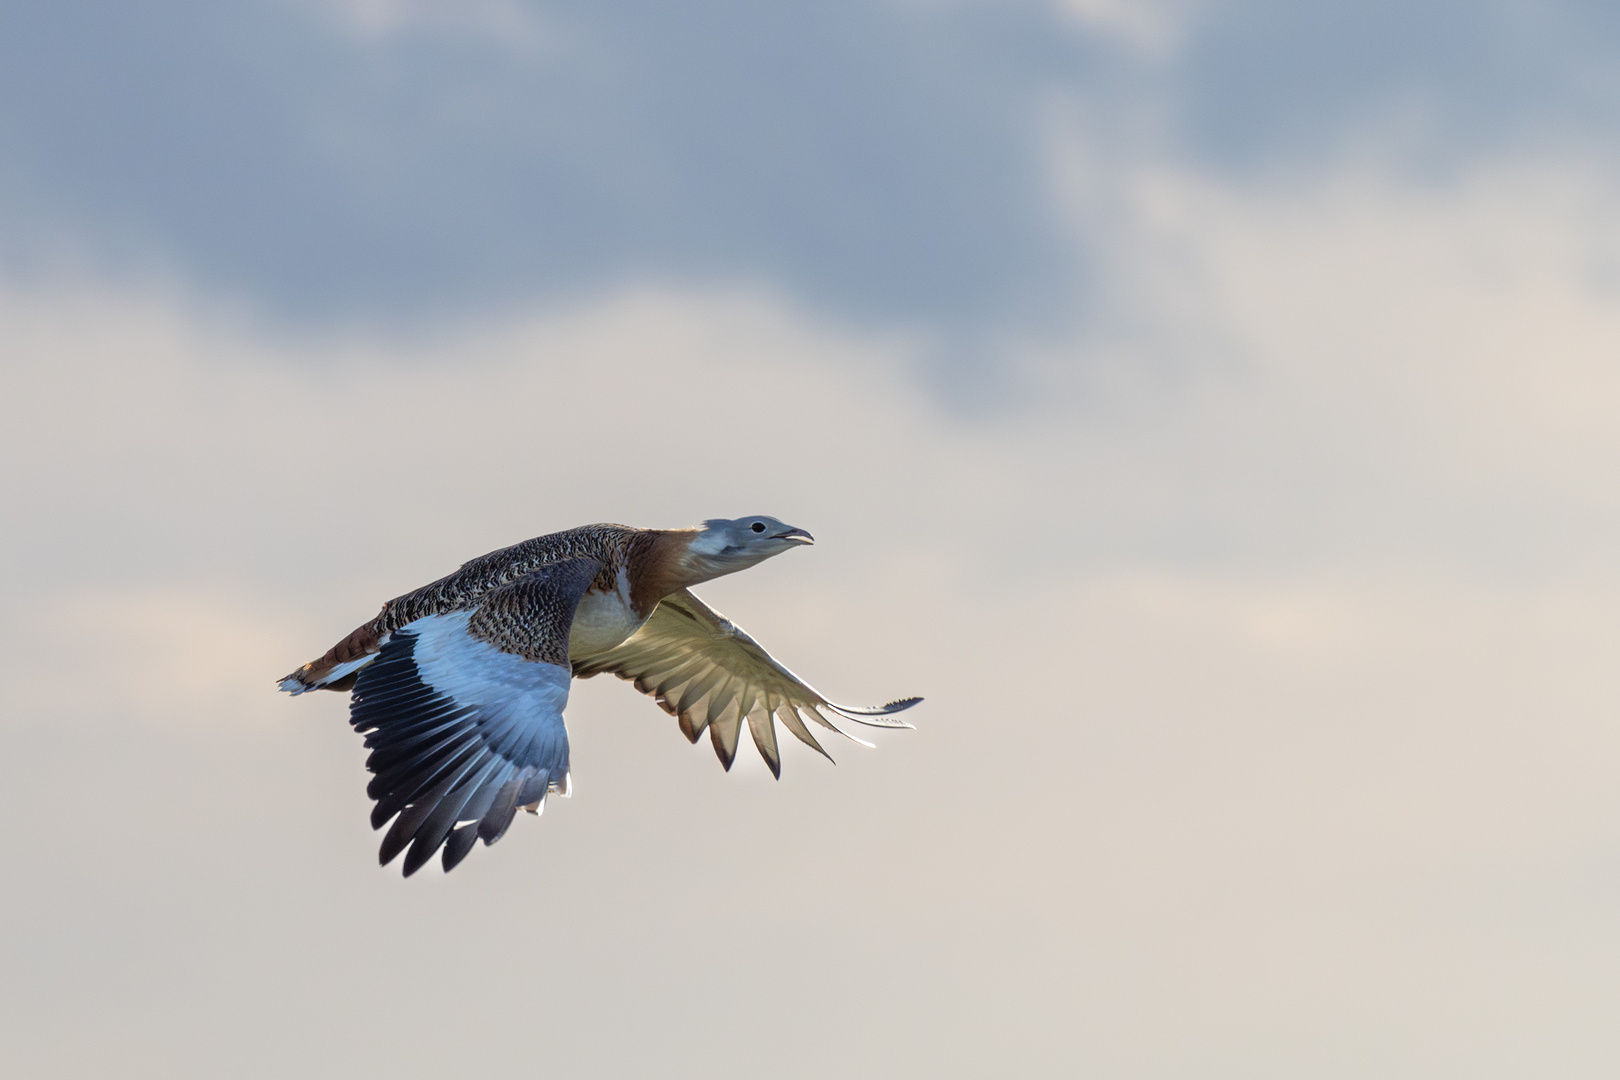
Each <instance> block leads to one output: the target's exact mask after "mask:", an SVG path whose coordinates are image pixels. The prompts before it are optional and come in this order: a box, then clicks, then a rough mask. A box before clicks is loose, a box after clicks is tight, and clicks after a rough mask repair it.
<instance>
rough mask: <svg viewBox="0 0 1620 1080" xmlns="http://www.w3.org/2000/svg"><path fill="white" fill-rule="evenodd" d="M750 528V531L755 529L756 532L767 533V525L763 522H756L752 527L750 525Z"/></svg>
mask: <svg viewBox="0 0 1620 1080" xmlns="http://www.w3.org/2000/svg"><path fill="white" fill-rule="evenodd" d="M748 527H749V528H750V529H753V530H754V531H755V532H764V531H765V523H764V522H763V521H756V522H754V523H753V524H752V525H750V526H748Z"/></svg>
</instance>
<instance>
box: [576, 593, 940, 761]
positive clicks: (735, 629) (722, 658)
mask: <svg viewBox="0 0 1620 1080" xmlns="http://www.w3.org/2000/svg"><path fill="white" fill-rule="evenodd" d="M604 671H611V672H612V673H613V674H615V675H617V676H618V677H619V678H621V679H628V680H632V681H633V682H634V683H635V684H636V689H637V690H640V691H641V692H642V693H644V694H649V695H651V696H652V697H653V698H655V699H656V700H657V701H658V704H659V705H661V706H663V707H664V710H665V711H666V712H668V713H670V714H671V715H673V716H675V717H676V718H677V719H678V720H679V721H680V725H681V731H682V733H683V734H685V735H686V737H687V738H688V739H690V740H691V741H692V742H697V740H698V736H700V735H702V734H703V730H704V729H705V728H707V729H708V731H709V740H710V742H712V743H713V744H714V752H715V754H716V755H718V756H719V758H720V763H721V764H722V765H724V766H725V767H726V768H727V769H730V768H731V762H732V760H733V759H734V758H735V756H736V753H737V740H738V736H739V735H740V734H741V729H742V723H743V721H744V720H746V721H748V731H749V734H751V735H752V736H753V737H754V745H755V746H757V747H758V748H759V753H760V756H761V757H763V758H764V759H765V764H767V765H769V766H770V769H771V772H772V774H774V775H776V776H781V774H782V763H781V755H780V754H779V753H778V751H777V746H776V728H775V724H774V723H773V720H772V717H775V718H776V719H779V720H781V721H782V723H783V724H785V725H786V726H787V729H788V730H789V731H791V732H793V734H794V735H796V736H798V738H799V740H800V741H801V742H803V743H805V744H807V745H809V746H811V747H813V748H814V749H815V750H817V751H818V752H819V753H821V754H822V755H823V756H826V755H827V752H826V751H825V750H823V749H822V748H821V744H820V743H818V742H816V739H815V736H813V735H811V734H810V729H809V728H808V727H807V726H805V720H806V719H809V720H811V721H813V722H814V723H817V724H820V725H821V726H822V727H824V728H828V729H829V730H832V731H836V732H838V733H839V734H840V735H844V736H845V737H847V738H850V739H855V737H854V736H853V735H850V734H849V733H848V732H846V731H844V730H843V729H842V728H839V727H837V726H835V725H834V724H833V723H832V721H830V720H829V719H827V717H825V716H823V715H822V714H821V712H820V711H819V710H821V709H827V710H829V711H831V712H833V713H835V714H837V715H839V716H843V717H845V718H847V719H850V720H854V721H856V722H857V723H861V724H868V725H870V726H872V727H886V728H909V727H911V725H910V724H908V723H906V722H905V721H904V720H901V719H898V718H897V717H895V715H894V714H895V713H898V712H900V711H902V710H904V709H909V708H910V707H911V706H913V705H915V704H917V702H919V701H921V700H922V698H915V697H914V698H903V699H901V700H899V701H893V702H890V703H889V704H887V705H882V706H877V707H871V708H852V707H850V706H846V705H835V704H834V703H832V702H831V701H828V700H827V699H826V698H824V697H822V696H821V694H819V693H817V692H816V690H815V689H814V688H812V687H811V686H810V685H809V684H808V683H806V682H805V681H804V680H803V679H801V678H799V677H798V676H797V675H795V674H793V672H791V671H789V670H788V669H787V668H785V667H783V666H782V665H781V664H780V663H778V662H777V661H776V659H775V658H774V657H772V656H771V654H770V653H768V652H766V651H765V650H764V649H762V648H760V646H759V644H758V643H757V642H756V641H754V639H753V638H751V637H749V636H748V635H747V634H746V633H745V632H744V631H743V630H742V628H741V627H739V626H737V625H736V624H735V623H733V622H732V621H731V620H729V619H727V618H726V617H725V616H723V615H721V614H720V613H719V612H717V611H715V610H714V609H713V608H711V607H709V606H708V605H707V604H705V603H704V602H703V601H701V600H699V599H698V598H697V597H695V596H693V595H692V594H691V593H690V592H688V591H687V590H685V589H681V590H680V591H678V592H674V593H671V594H670V595H669V596H666V597H664V599H663V600H661V601H660V602H659V604H658V607H657V608H655V609H654V610H653V613H652V616H651V617H650V618H649V619H648V620H647V621H646V623H645V624H643V625H642V627H641V629H639V630H637V631H636V632H635V633H634V634H632V635H631V636H630V637H629V638H628V639H626V640H625V641H624V642H623V643H622V644H619V645H617V646H615V647H614V648H612V649H609V650H607V651H606V652H603V653H598V654H597V655H595V656H591V657H586V658H584V659H582V660H576V661H575V662H574V676H575V678H581V679H584V678H589V677H590V676H592V675H597V674H600V673H602V672H604ZM855 741H856V742H861V741H862V740H860V739H855ZM865 745H871V744H870V743H867V744H865ZM829 760H830V759H829Z"/></svg>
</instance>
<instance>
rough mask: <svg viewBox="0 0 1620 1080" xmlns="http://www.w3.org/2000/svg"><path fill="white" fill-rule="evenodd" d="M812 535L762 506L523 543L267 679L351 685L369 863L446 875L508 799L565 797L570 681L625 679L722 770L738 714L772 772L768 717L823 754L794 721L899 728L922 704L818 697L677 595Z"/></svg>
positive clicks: (507, 812)
mask: <svg viewBox="0 0 1620 1080" xmlns="http://www.w3.org/2000/svg"><path fill="white" fill-rule="evenodd" d="M813 542H814V538H813V537H812V536H811V535H810V534H809V533H807V532H805V531H804V530H803V529H796V528H794V527H792V526H790V525H785V524H783V523H782V522H780V521H778V520H776V519H775V518H772V517H764V516H760V517H746V518H736V519H724V518H715V519H712V520H709V521H705V522H704V523H703V524H702V525H700V526H698V527H696V528H691V529H637V528H632V527H630V526H626V525H585V526H582V527H580V528H577V529H568V530H565V531H563V532H556V533H550V534H548V535H546V536H539V537H535V538H534V539H533V540H525V541H523V542H522V543H521V544H514V545H513V546H511V547H507V548H501V549H500V550H498V551H492V552H490V553H489V554H488V555H483V556H480V557H479V558H476V559H473V560H471V561H470V562H467V563H464V564H463V565H462V567H461V569H459V570H457V571H456V572H455V573H453V574H450V575H449V576H447V577H442V578H440V579H439V580H438V581H435V582H432V583H431V584H428V585H424V586H422V587H421V588H420V589H417V590H415V591H413V592H408V593H406V594H405V595H404V596H400V597H397V598H396V599H393V600H390V601H388V603H386V604H384V605H383V606H382V611H381V612H379V613H378V615H377V617H376V618H375V619H372V620H371V621H370V622H368V623H365V624H364V625H362V626H360V627H359V628H358V629H356V630H355V631H354V632H353V633H351V634H350V635H349V636H348V637H346V638H344V639H343V640H342V641H340V642H338V643H337V644H336V645H334V646H332V648H331V649H329V650H328V651H327V652H326V654H325V655H324V656H322V657H321V658H320V659H318V660H312V661H310V662H309V663H307V664H305V665H304V666H303V667H301V668H299V669H298V670H297V671H295V672H293V673H292V674H291V675H288V676H287V677H286V678H284V679H282V680H281V682H280V686H281V689H283V690H285V691H287V692H288V693H291V694H302V693H304V692H305V691H307V690H338V691H352V696H351V698H350V702H349V722H350V724H352V725H353V727H354V729H355V731H357V732H359V733H361V734H363V735H365V745H366V747H367V748H368V749H370V751H371V754H370V756H369V757H368V758H367V760H366V767H367V768H368V769H369V770H370V771H371V772H372V773H373V774H374V775H373V777H372V780H371V783H370V785H369V786H368V787H367V789H366V793H367V794H368V795H369V796H370V797H371V798H372V799H373V800H375V801H376V806H375V807H373V808H372V813H371V825H372V828H374V829H381V828H382V827H383V826H384V825H387V824H388V823H389V821H392V822H393V825H392V826H391V827H390V828H389V830H388V833H387V835H386V836H384V837H383V841H382V847H381V849H380V851H379V852H378V856H379V859H380V861H381V862H382V864H383V865H384V866H386V865H388V863H390V862H392V861H393V859H394V858H395V857H396V856H398V855H399V853H400V852H401V851H404V852H405V862H404V871H405V876H406V877H409V876H410V875H412V874H414V873H415V872H416V871H417V870H419V869H420V868H421V867H422V866H423V865H424V864H425V863H426V862H427V861H428V860H429V859H431V858H432V857H433V855H434V854H435V853H436V852H439V851H441V850H442V851H443V855H442V862H443V865H444V869H445V870H446V871H449V870H452V869H454V868H455V867H456V865H457V864H459V863H460V862H461V860H463V859H465V858H466V857H467V853H468V852H470V851H471V850H472V848H473V846H474V844H475V843H476V842H477V841H478V840H483V841H484V844H485V845H486V846H488V845H490V844H493V843H494V842H495V841H497V840H499V839H500V838H501V837H502V836H503V835H505V833H506V830H507V828H508V827H509V826H510V825H511V823H512V819H513V817H514V816H515V815H516V813H517V811H518V810H519V809H520V808H521V809H525V810H529V811H530V812H532V813H536V814H538V813H539V812H540V811H541V810H542V809H544V804H545V799H546V796H547V794H548V793H550V792H553V791H555V792H558V793H559V794H561V795H564V796H567V795H568V794H569V792H570V790H571V787H572V781H571V778H570V774H569V768H568V730H567V728H566V727H565V726H564V724H563V708H564V707H565V706H566V705H567V704H568V686H569V680H570V679H571V678H590V677H591V676H593V675H599V674H601V673H602V672H612V673H613V674H615V675H617V676H618V677H619V678H621V679H627V680H630V681H632V682H634V683H635V687H636V689H637V690H640V691H641V692H642V693H644V694H648V695H650V696H652V697H653V698H654V699H655V700H656V701H657V702H658V704H659V705H661V706H663V708H664V710H665V711H666V712H668V713H670V714H671V715H673V716H674V717H675V718H676V719H677V721H678V722H679V724H680V728H681V732H682V733H683V734H685V736H686V737H687V738H688V739H689V740H691V741H692V742H694V743H695V742H697V740H698V738H699V737H700V736H701V735H702V734H703V732H704V731H705V730H707V731H708V733H709V741H710V742H711V743H712V744H713V745H714V752H715V753H716V754H717V755H718V756H719V758H720V764H721V765H723V766H724V767H725V768H726V769H727V770H728V771H729V770H730V768H731V763H732V760H733V758H734V757H735V756H736V753H737V741H738V737H739V735H740V734H741V730H742V725H743V723H744V722H746V723H747V724H748V732H749V734H750V735H752V736H753V739H754V745H755V746H756V747H758V748H759V753H760V756H761V757H763V758H764V759H765V763H766V765H768V766H769V767H770V770H771V773H772V774H773V775H775V776H777V777H780V776H781V773H782V763H781V755H780V754H779V753H778V751H777V745H776V726H775V720H780V721H781V722H782V724H783V726H785V727H786V728H787V729H788V730H789V731H791V732H792V733H793V734H794V735H795V736H797V737H798V739H799V740H800V741H801V742H804V743H806V744H807V745H809V746H811V747H812V748H814V749H815V750H816V751H818V752H819V753H820V754H821V755H822V756H824V757H828V760H831V758H830V757H829V756H828V755H827V752H826V750H824V749H822V746H821V744H820V743H818V742H817V741H816V738H815V736H814V735H813V734H811V731H810V727H809V726H808V724H807V723H806V721H808V722H809V723H813V724H816V725H819V726H821V727H823V728H826V729H829V730H831V731H835V732H837V733H838V734H840V735H844V736H845V737H846V738H850V739H854V740H855V741H856V742H861V741H862V740H860V739H855V737H854V736H853V735H849V734H848V733H847V732H845V731H844V730H843V729H841V728H839V727H838V726H837V725H835V724H834V723H833V722H832V720H831V719H830V718H829V717H828V716H827V715H826V713H831V714H833V715H835V716H840V717H844V718H846V719H849V720H853V721H855V722H857V723H861V724H868V725H871V726H873V727H887V728H909V727H910V726H911V725H910V724H908V723H906V722H905V721H904V720H901V719H899V718H898V717H896V715H895V714H896V713H899V712H901V711H902V710H904V709H909V708H910V707H911V706H913V705H915V704H917V702H919V701H921V700H922V699H921V698H915V697H913V698H902V699H900V700H898V701H893V702H890V703H889V704H887V705H883V706H877V707H864V708H859V707H851V706H847V705H837V704H834V703H833V702H831V701H829V700H827V699H826V698H824V697H822V696H821V695H820V694H819V693H817V692H816V691H815V690H814V689H812V688H811V687H810V685H809V684H808V683H806V682H805V681H804V680H803V679H800V678H799V677H798V676H797V675H795V674H793V672H791V671H789V670H788V669H787V668H785V667H783V666H782V665H781V664H779V663H777V661H776V660H775V659H774V658H773V657H772V656H771V655H770V653H768V652H766V651H765V650H764V649H762V648H760V647H759V645H758V644H757V643H756V642H755V641H754V639H753V638H751V637H749V636H748V635H747V634H746V633H744V632H743V631H742V629H741V628H740V627H738V626H737V625H735V624H734V623H732V622H731V621H730V620H728V619H726V618H725V617H724V616H722V615H721V614H720V613H719V612H717V611H715V610H714V609H713V608H711V607H709V606H708V605H707V604H705V603H704V602H703V601H701V600H699V599H698V598H697V597H696V596H693V595H692V593H691V591H690V589H691V586H693V585H697V584H701V583H702V582H705V581H710V580H713V579H714V578H717V577H722V576H724V575H726V574H734V573H736V572H737V571H739V570H746V569H747V568H748V567H750V566H753V565H755V564H756V563H760V562H763V561H764V560H766V559H768V558H770V557H771V556H773V555H779V554H781V553H782V552H784V551H787V550H789V549H791V548H795V547H800V546H802V545H805V544H810V543H813ZM823 710H825V712H823ZM866 745H871V744H869V743H868V744H866ZM407 848H408V849H409V850H407Z"/></svg>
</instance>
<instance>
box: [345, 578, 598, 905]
mask: <svg viewBox="0 0 1620 1080" xmlns="http://www.w3.org/2000/svg"><path fill="white" fill-rule="evenodd" d="M600 570H601V563H599V562H597V561H596V560H595V559H570V560H567V561H564V562H558V563H552V564H550V565H547V566H544V567H541V568H540V569H539V570H537V571H535V572H534V573H532V574H529V575H528V576H526V577H523V578H519V579H518V580H517V581H513V582H510V583H508V584H506V585H502V586H500V587H499V588H496V589H492V590H490V591H489V592H487V593H485V594H484V595H483V596H481V597H479V599H478V605H477V606H476V607H473V608H469V609H466V610H461V611H453V612H448V613H442V614H436V615H429V616H426V617H424V618H421V619H417V620H415V621H414V622H411V623H407V624H406V625H405V626H402V627H400V628H399V629H398V630H395V631H394V632H393V633H392V634H391V635H389V637H388V639H387V641H386V643H385V644H383V646H382V648H381V650H380V651H379V652H378V654H377V659H376V660H374V661H372V662H371V663H370V664H368V665H367V666H366V667H364V668H363V669H361V671H360V674H359V677H358V679H357V680H356V682H355V684H354V696H353V698H352V700H351V702H350V705H349V722H350V723H351V724H353V725H354V729H355V730H356V731H358V732H361V733H363V734H364V735H365V736H366V746H367V747H368V748H370V750H371V756H370V757H369V758H367V760H366V767H367V768H368V769H370V770H371V771H372V772H373V773H375V774H376V775H375V776H374V777H373V778H372V781H371V784H370V786H369V787H368V788H367V789H366V793H367V794H368V795H370V796H371V797H372V798H373V799H375V800H376V802H377V805H376V807H374V808H373V810H372V814H371V824H372V827H373V828H376V829H380V828H382V827H383V825H385V824H386V823H387V822H388V821H389V819H390V818H392V819H393V821H394V824H393V827H392V828H390V829H389V830H388V834H387V836H385V837H384V838H383V842H382V849H381V851H380V852H379V857H380V860H381V862H382V863H383V864H384V865H387V864H388V863H389V862H391V861H392V860H393V858H394V857H395V856H396V855H398V854H399V853H400V852H401V851H403V850H405V848H406V847H407V846H409V848H410V851H409V852H407V853H406V855H405V875H406V876H407V877H409V876H410V875H411V874H414V873H415V872H416V871H417V870H418V869H419V868H420V867H421V866H422V865H423V864H424V863H426V862H427V861H428V860H429V859H431V858H432V857H433V855H434V853H435V852H437V851H438V850H439V849H440V848H441V847H443V849H444V858H443V862H444V868H445V870H447V871H448V870H451V869H453V868H454V867H455V866H456V864H458V863H459V862H461V860H462V859H464V858H466V857H467V853H468V852H469V851H471V850H472V847H473V844H474V843H475V842H476V841H477V840H479V839H480V838H481V839H482V840H483V841H484V843H485V844H486V845H488V844H493V843H494V842H495V841H497V840H499V839H500V838H501V837H502V836H503V835H504V834H505V832H506V829H507V827H508V826H509V825H510V824H511V823H512V816H513V815H514V814H515V813H516V812H517V809H518V808H519V807H521V806H528V807H530V808H531V809H534V810H536V811H538V809H539V806H540V804H541V803H542V802H543V801H544V800H545V797H546V793H547V792H548V791H562V792H563V793H564V794H567V791H568V784H569V780H568V731H567V729H566V728H565V727H564V726H563V707H564V706H565V705H567V704H568V682H569V678H570V672H569V665H568V630H569V626H570V624H572V622H573V619H574V609H575V608H576V607H578V605H579V599H580V597H581V596H582V595H584V593H585V590H586V588H587V587H588V586H589V585H590V583H591V580H592V579H593V578H594V577H595V576H596V574H597V572H598V571H600Z"/></svg>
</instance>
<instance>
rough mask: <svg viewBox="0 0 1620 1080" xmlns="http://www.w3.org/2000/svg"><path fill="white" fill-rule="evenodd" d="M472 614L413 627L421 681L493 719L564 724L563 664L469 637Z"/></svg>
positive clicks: (421, 621) (421, 622) (432, 617)
mask: <svg viewBox="0 0 1620 1080" xmlns="http://www.w3.org/2000/svg"><path fill="white" fill-rule="evenodd" d="M471 617H472V613H471V612H465V611H462V612H456V613H455V614H452V615H430V616H428V617H427V618H425V619H417V620H416V621H415V622H413V623H411V624H410V625H409V627H408V628H409V629H410V630H412V631H414V632H415V633H416V654H415V655H416V671H417V674H418V675H419V676H420V677H421V679H422V681H423V682H425V683H427V685H429V686H431V687H432V688H433V689H435V690H437V691H438V692H439V693H441V694H443V695H445V696H446V697H448V698H451V699H453V700H455V701H456V702H459V703H460V704H463V705H474V704H476V705H479V706H481V707H482V708H483V709H484V710H485V711H486V712H488V713H489V714H491V715H492V716H499V715H501V714H503V713H511V714H515V715H516V718H517V720H518V722H519V723H520V724H522V725H523V726H524V727H530V728H544V727H552V726H555V727H557V728H559V729H560V728H561V727H562V725H563V715H562V714H563V708H564V707H565V706H566V705H567V704H568V683H569V680H570V678H571V677H572V676H571V673H570V671H569V669H568V668H566V667H563V666H562V665H560V664H547V663H545V662H543V661H537V660H525V659H523V658H522V657H521V656H514V655H513V654H511V653H506V652H501V650H499V649H497V648H496V647H495V646H493V645H491V644H489V643H488V642H485V641H480V640H478V639H477V638H475V637H473V636H471V635H470V634H468V633H467V620H468V619H470V618H471Z"/></svg>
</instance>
